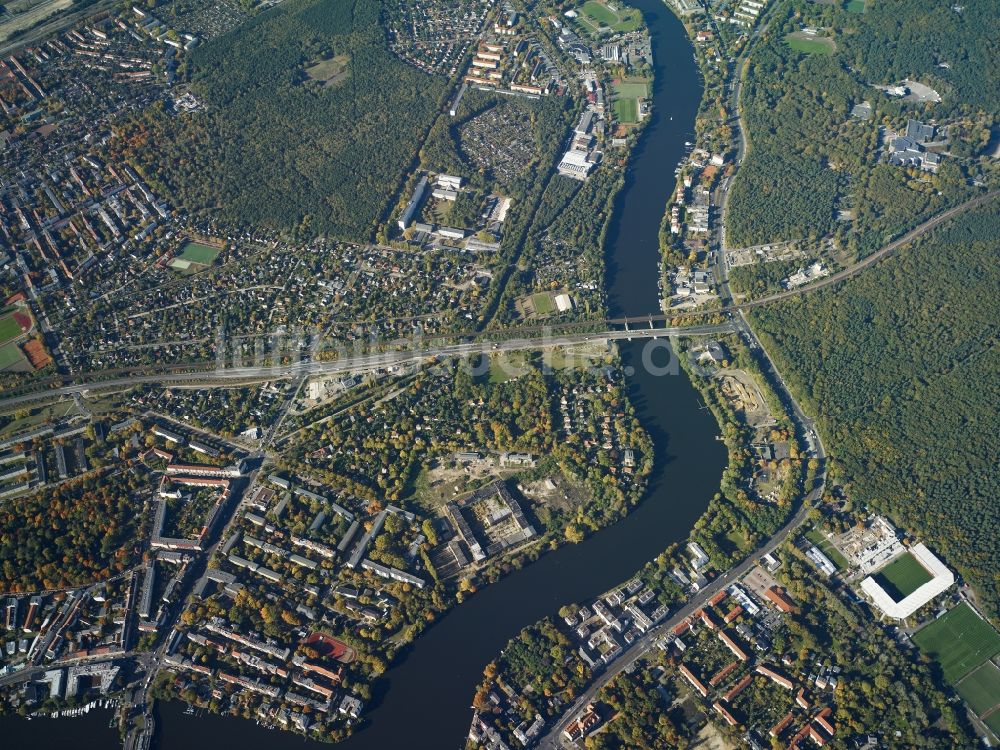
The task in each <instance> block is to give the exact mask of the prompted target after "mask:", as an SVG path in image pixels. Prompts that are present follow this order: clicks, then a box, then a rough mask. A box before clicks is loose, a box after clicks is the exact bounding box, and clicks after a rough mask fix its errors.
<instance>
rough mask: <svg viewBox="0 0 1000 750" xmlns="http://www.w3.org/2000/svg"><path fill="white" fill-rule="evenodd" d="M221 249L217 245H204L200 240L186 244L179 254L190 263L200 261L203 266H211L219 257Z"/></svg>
mask: <svg viewBox="0 0 1000 750" xmlns="http://www.w3.org/2000/svg"><path fill="white" fill-rule="evenodd" d="M220 252H221V250H219V248H217V247H210V246H209V245H202V244H201V243H199V242H189V243H187V245H185V246H184V250H183V252H181V254H180V255H179V256H178V257H179V258H180V259H181V260H185V261H187V262H188V263H198V264H199V265H202V266H210V265H212V263H214V262H215V259H216V258H218V257H219V253H220Z"/></svg>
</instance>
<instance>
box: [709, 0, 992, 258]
mask: <svg viewBox="0 0 1000 750" xmlns="http://www.w3.org/2000/svg"><path fill="white" fill-rule="evenodd" d="M925 6H926V4H917V3H881V2H879V3H869V4H868V7H867V9H866V10H865V12H864V13H860V14H859V13H850V12H848V11H846V10H845V9H844V8H843V7H842V6H841V5H840V4H829V5H820V4H818V3H817V4H812V3H805V2H797V3H791V4H789V5H788V6H787V7H786V8H785V9H784V10H783V11H779V12H778V15H776V16H775V17H774V18H773V20H772V21H771V25H770V28H769V31H768V32H767V34H766V35H765V37H764V38H763V39H762V40H761V42H760V43H759V44H758V46H757V47H756V49H755V51H754V53H753V55H752V57H751V59H750V62H749V64H748V66H747V68H746V70H745V74H744V86H743V91H742V96H741V107H742V115H743V117H744V122H745V124H746V126H747V131H748V132H747V135H748V138H749V143H750V149H749V152H748V156H747V158H746V160H745V161H744V165H743V167H742V168H741V169H740V170H739V172H738V176H737V178H736V181H735V182H734V185H733V194H732V196H731V198H732V200H731V204H730V205H731V210H730V212H729V216H728V221H729V230H730V237H731V240H732V243H733V244H734V245H743V246H747V245H754V244H759V243H763V242H770V241H776V240H789V239H798V238H806V239H816V238H818V237H822V236H825V235H828V234H834V235H835V236H836V238H837V241H838V244H839V245H841V246H842V247H843V248H844V249H845V250H846V251H847V252H848V253H849V254H850V255H853V256H855V257H860V256H864V255H867V254H868V253H870V252H871V251H872V250H874V249H876V248H877V247H879V246H880V245H882V244H883V243H884V241H885V240H886V238H887V237H888V236H891V235H893V234H896V233H898V232H899V231H901V230H902V229H905V228H908V227H909V226H912V225H913V224H915V223H918V222H919V221H920V220H921V219H922V218H926V217H927V216H929V215H931V214H934V213H936V212H938V211H940V210H941V209H942V208H945V207H946V206H948V205H949V204H951V203H954V202H957V201H959V200H961V199H963V198H964V197H967V196H968V195H969V194H970V191H971V190H972V188H971V187H970V186H969V184H968V183H969V182H970V179H971V178H972V177H975V176H977V175H978V173H979V170H980V169H981V165H980V164H978V163H977V162H976V161H975V160H974V159H973V158H971V157H973V156H978V155H980V154H981V153H982V152H983V150H984V148H985V146H986V144H987V142H988V141H989V132H990V126H991V125H992V124H993V123H994V122H995V121H996V120H997V116H998V114H1000V109H998V104H997V99H996V97H995V96H992V97H991V96H987V95H985V92H986V91H992V92H996V91H997V90H998V87H1000V81H998V79H997V72H996V66H995V65H994V64H992V62H991V60H995V59H996V54H997V53H996V51H995V49H994V48H995V46H996V38H995V35H992V36H991V35H989V34H984V33H982V31H981V30H982V29H986V28H989V25H990V20H989V19H990V17H991V16H990V15H989V14H992V13H993V12H994V11H995V6H993V5H991V4H990V3H987V2H974V3H968V4H965V6H964V10H963V11H962V12H961V13H958V12H955V11H953V10H951V8H950V3H934V4H933V6H934V7H932V8H928V7H925ZM806 25H809V26H813V27H817V28H821V29H823V30H824V31H823V33H824V34H827V35H829V36H830V38H832V39H833V40H834V43H835V44H836V49H835V51H833V52H832V54H829V55H824V54H817V53H813V54H804V53H801V52H797V51H795V50H793V49H792V48H791V47H789V46H788V43H787V42H786V39H785V37H786V36H787V35H788V34H790V33H793V32H797V31H800V29H801V28H802V27H803V26H806ZM940 63H946V64H948V65H950V67H948V68H943V67H940ZM906 78H910V79H913V80H919V81H921V82H923V83H926V84H927V85H929V86H932V87H934V88H935V89H936V90H937V91H939V93H941V96H942V101H941V102H939V103H934V102H926V103H915V102H904V101H902V100H899V99H892V98H890V97H889V96H887V95H886V94H884V93H883V92H882V91H880V90H879V89H877V88H875V86H879V85H891V84H895V83H897V82H899V81H901V80H903V79H906ZM866 100H867V101H869V102H870V103H871V104H872V107H873V116H872V117H871V118H870V119H868V120H862V119H858V118H854V117H852V116H851V109H852V107H853V106H854V105H856V104H858V103H860V102H862V101H866ZM909 117H913V118H917V119H923V120H930V121H933V122H936V123H937V124H939V125H940V124H947V125H949V126H951V127H950V130H949V131H948V138H949V142H948V144H947V149H946V151H947V153H948V155H946V156H945V157H944V159H943V161H942V165H941V167H940V169H939V171H938V173H937V174H936V175H931V174H928V173H922V172H920V171H919V170H914V169H906V168H899V167H892V166H889V165H887V164H884V163H880V161H879V159H880V151H879V146H880V129H883V128H889V129H892V130H899V129H901V128H902V127H903V126H904V125H905V122H906V119H907V118H909ZM841 210H843V211H849V212H852V214H853V221H838V220H837V219H838V212H839V211H841Z"/></svg>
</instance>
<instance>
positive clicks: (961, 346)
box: [752, 201, 1000, 618]
mask: <svg viewBox="0 0 1000 750" xmlns="http://www.w3.org/2000/svg"><path fill="white" fill-rule="evenodd" d="M998 236H1000V213H998V211H997V204H996V201H994V202H992V203H990V204H987V205H986V206H984V207H983V208H981V209H979V210H977V211H974V212H970V213H967V214H965V215H962V216H961V217H959V218H957V219H955V220H954V221H953V222H952V223H950V224H948V225H945V226H944V227H943V228H940V229H938V230H937V231H935V232H934V233H933V234H931V235H929V236H928V237H926V238H925V239H924V240H923V241H921V242H920V243H919V244H917V245H915V246H910V247H908V248H905V249H903V250H901V251H900V252H899V253H898V254H897V255H896V256H893V257H891V258H890V259H889V260H887V261H884V262H883V263H881V264H879V265H877V266H875V267H874V268H872V269H870V270H867V271H865V273H864V274H862V275H860V276H858V277H856V278H854V279H852V280H850V281H849V282H847V283H846V284H845V285H844V286H842V287H832V288H830V289H824V290H822V291H820V292H817V293H816V294H814V295H809V296H806V297H801V298H799V299H797V300H796V301H793V302H787V303H783V304H781V305H778V306H775V307H766V308H760V309H758V310H755V311H754V312H753V314H752V317H753V321H754V327H755V329H756V330H757V331H758V332H759V333H760V334H761V336H762V339H763V341H764V344H765V346H766V347H767V349H768V350H769V351H771V352H772V353H773V356H774V357H775V359H776V360H777V364H778V366H779V368H780V370H781V371H782V373H784V375H785V377H787V378H788V379H789V382H790V383H791V385H792V388H793V390H794V392H795V393H796V394H797V395H798V396H799V397H801V398H802V399H803V401H804V402H805V405H804V408H805V410H806V411H807V413H810V414H812V415H815V416H816V417H817V419H818V421H819V424H820V429H821V433H822V435H823V437H824V440H825V442H826V447H827V450H828V451H829V452H830V454H831V455H832V457H833V458H832V466H831V474H832V476H833V477H834V478H836V479H838V480H840V481H842V482H843V483H844V484H845V486H846V487H847V488H848V494H849V495H850V496H851V498H852V500H853V501H854V502H855V503H856V504H859V507H863V506H865V505H867V506H870V507H871V508H873V509H876V510H878V511H881V512H884V513H887V514H888V515H890V516H891V517H893V518H895V519H896V520H897V521H898V522H900V523H901V524H902V525H903V526H904V527H908V528H910V529H912V530H913V531H914V532H916V533H917V534H919V535H920V536H921V538H923V539H925V540H926V541H927V543H928V544H929V545H930V546H931V547H933V548H934V549H936V550H938V551H939V552H940V553H941V554H942V555H943V557H944V559H945V561H946V562H947V563H949V564H951V565H953V566H955V567H957V569H958V571H959V572H960V573H961V574H962V575H963V576H965V577H966V579H967V580H968V581H969V582H970V583H971V584H972V585H973V586H974V587H975V589H976V590H977V593H978V595H979V601H980V603H981V604H982V605H983V606H984V608H985V609H986V610H987V611H988V612H989V613H990V614H991V615H992V616H993V617H994V618H996V616H997V614H998V611H1000V575H998V574H1000V507H998V505H997V503H996V498H995V495H996V487H997V484H998V479H1000V477H998V473H997V471H998V470H997V467H998V466H1000V452H998V449H997V442H996V436H997V435H998V434H1000V418H998V414H997V408H996V405H997V403H1000V386H998V384H997V379H996V373H997V372H998V371H1000V352H998V348H997V344H998V339H997V331H996V321H997V320H998V317H1000V298H998V295H997V289H998V288H1000V270H998V268H997V264H996V238H997V237H998Z"/></svg>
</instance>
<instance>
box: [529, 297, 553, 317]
mask: <svg viewBox="0 0 1000 750" xmlns="http://www.w3.org/2000/svg"><path fill="white" fill-rule="evenodd" d="M531 304H532V305H534V307H535V312H536V313H537V314H538V315H551V314H552V313H554V312H555V311H556V306H555V303H554V302H553V301H552V295H551V294H549V293H548V292H539V293H538V294H532V295H531Z"/></svg>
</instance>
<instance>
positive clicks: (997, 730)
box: [983, 711, 1000, 737]
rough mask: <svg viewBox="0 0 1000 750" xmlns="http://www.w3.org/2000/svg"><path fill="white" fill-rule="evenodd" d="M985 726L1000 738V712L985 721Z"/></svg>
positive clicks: (995, 712)
mask: <svg viewBox="0 0 1000 750" xmlns="http://www.w3.org/2000/svg"><path fill="white" fill-rule="evenodd" d="M983 724H985V725H986V726H988V727H989V728H990V731H991V732H993V734H995V735H996V736H997V737H1000V711H994V712H993V713H991V714H990V715H989V716H987V717H986V718H985V719H983Z"/></svg>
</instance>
